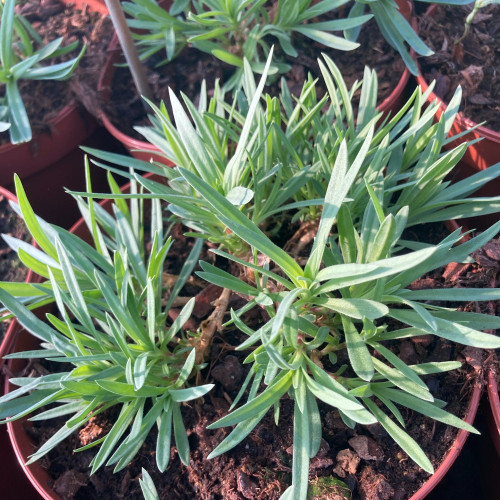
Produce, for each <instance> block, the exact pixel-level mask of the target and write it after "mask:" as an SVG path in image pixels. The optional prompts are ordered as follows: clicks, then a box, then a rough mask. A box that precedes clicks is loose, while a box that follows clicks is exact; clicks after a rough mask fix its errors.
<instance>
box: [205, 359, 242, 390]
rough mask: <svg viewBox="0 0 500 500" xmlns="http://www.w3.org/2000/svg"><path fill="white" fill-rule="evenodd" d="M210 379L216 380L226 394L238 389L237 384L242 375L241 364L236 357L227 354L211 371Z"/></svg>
mask: <svg viewBox="0 0 500 500" xmlns="http://www.w3.org/2000/svg"><path fill="white" fill-rule="evenodd" d="M211 373H212V377H213V378H214V379H215V380H217V382H219V383H220V384H222V386H223V387H224V389H225V390H226V391H228V392H233V391H235V390H237V389H239V383H240V381H241V377H242V375H243V369H242V367H241V363H240V362H239V360H238V358H237V357H236V356H233V355H231V354H229V355H228V356H226V357H225V358H224V361H223V362H222V363H220V364H218V365H216V366H214V367H213V369H212V372H211Z"/></svg>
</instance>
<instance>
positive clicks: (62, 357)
mask: <svg viewBox="0 0 500 500" xmlns="http://www.w3.org/2000/svg"><path fill="white" fill-rule="evenodd" d="M110 182H111V187H112V188H113V189H114V190H117V189H118V188H117V186H116V185H115V184H114V182H113V181H112V179H111V178H110ZM16 184H17V193H18V197H19V203H20V205H19V209H20V213H21V214H22V217H23V218H24V220H25V222H26V224H27V226H28V228H29V229H30V231H31V233H32V235H33V236H34V237H36V240H37V242H38V244H39V247H40V248H35V247H33V246H30V245H26V244H24V243H23V242H22V241H18V240H15V239H13V238H11V237H6V239H7V240H8V242H9V244H11V246H12V247H13V248H16V249H17V251H18V254H19V256H20V258H21V260H22V261H23V262H24V263H25V264H26V265H27V266H28V267H30V268H31V269H32V270H34V271H35V272H37V273H38V274H40V275H41V276H42V277H44V278H46V280H45V281H43V282H42V283H41V284H27V283H26V284H12V283H11V284H5V285H6V286H5V287H4V289H0V300H1V301H2V303H3V305H4V307H6V308H8V309H9V310H10V311H11V312H12V313H13V314H15V315H16V317H17V319H18V321H19V322H20V323H21V325H23V326H24V328H26V329H27V330H28V331H29V332H31V333H32V334H33V335H34V336H35V337H37V338H38V339H40V341H41V348H40V349H37V350H34V351H28V352H22V353H16V354H11V355H9V356H7V357H8V358H23V359H37V358H44V359H47V360H49V361H52V362H55V363H61V370H60V371H56V372H55V373H51V374H49V375H44V374H42V375H39V376H29V377H17V378H11V382H12V383H13V384H14V385H17V386H19V388H18V389H16V390H14V391H12V392H10V393H8V394H6V395H4V396H3V397H1V398H0V416H1V418H4V419H5V418H7V417H8V421H12V420H16V419H19V418H22V417H24V416H27V415H29V414H31V413H33V412H34V411H35V410H37V409H40V408H42V407H43V408H44V411H42V412H41V413H38V414H37V415H36V416H35V417H32V420H43V419H51V418H55V417H61V416H64V417H66V419H67V420H66V423H65V424H64V425H63V426H62V427H61V428H60V429H59V430H58V431H57V432H56V433H55V434H54V435H53V436H52V437H51V438H50V439H49V440H48V441H47V442H45V443H44V444H43V445H42V446H41V448H40V449H39V450H37V451H36V452H35V453H34V454H33V455H32V456H31V458H30V463H31V462H33V461H35V460H37V459H39V458H40V457H42V456H43V455H44V454H46V453H47V452H49V451H50V450H51V449H52V448H54V446H56V445H57V444H58V443H59V442H60V441H61V440H63V439H65V438H66V437H67V436H69V435H70V434H71V433H73V432H75V431H76V430H77V429H79V428H81V427H82V426H85V425H86V424H87V423H88V422H89V421H90V420H91V419H93V418H96V417H97V416H98V415H99V414H101V413H102V412H104V411H106V410H109V409H111V408H113V407H116V408H117V410H116V411H117V416H116V420H115V421H114V422H113V425H112V426H111V429H110V430H109V431H108V432H107V433H106V434H105V435H104V436H102V437H99V438H97V439H95V440H94V441H92V442H91V443H89V444H87V445H85V446H83V447H82V448H80V449H79V450H76V451H81V450H86V449H89V448H92V447H96V448H98V451H97V453H96V455H95V457H94V459H93V460H92V464H91V465H92V472H94V471H96V470H97V469H98V468H99V467H101V466H102V465H104V464H108V465H110V464H113V465H114V466H115V470H120V469H122V468H123V467H125V466H127V465H128V463H129V462H130V461H131V460H132V458H133V457H134V456H135V455H136V453H137V452H138V451H139V449H140V448H141V446H142V444H143V442H144V441H145V439H146V437H147V436H148V435H149V434H150V432H151V430H152V429H153V427H155V426H156V427H157V432H158V437H157V447H156V463H157V466H158V468H159V469H160V470H161V471H164V470H165V469H166V467H167V466H168V462H169V459H170V443H171V441H172V431H173V437H175V443H176V447H177V450H178V453H179V456H180V459H181V460H182V462H183V463H184V464H188V463H189V443H188V439H187V435H186V430H185V427H184V424H183V421H182V415H181V410H180V407H181V404H182V403H183V402H186V401H191V400H193V399H196V398H198V397H200V396H202V395H204V394H205V393H206V392H208V391H209V390H210V389H211V388H212V385H211V384H208V385H199V386H191V385H190V383H189V378H190V377H191V376H192V374H193V373H194V372H195V371H196V370H197V369H198V368H199V366H195V354H196V353H195V350H194V349H193V347H192V344H191V341H192V340H193V338H190V336H189V335H188V334H186V333H185V332H183V330H182V328H181V327H182V325H183V324H184V323H185V322H186V321H187V320H188V319H189V317H190V315H191V312H192V310H193V307H194V298H192V299H191V300H189V301H188V302H187V303H186V304H185V306H184V307H183V308H182V310H181V311H180V313H179V315H178V317H177V318H176V319H175V321H174V320H172V319H170V316H169V311H170V309H171V306H172V304H173V302H174V300H175V299H176V297H177V296H178V294H179V291H180V290H181V288H182V287H183V286H184V284H185V282H186V280H187V278H188V277H189V275H190V274H191V272H192V270H193V268H194V266H195V264H196V261H197V259H198V256H199V253H200V250H201V240H200V241H199V242H198V243H197V244H195V245H194V247H193V250H192V251H191V254H190V255H189V256H188V258H187V259H186V261H185V263H184V266H183V268H182V270H181V272H180V274H179V276H178V280H177V282H176V284H175V285H174V287H173V288H172V289H168V288H166V285H165V283H164V278H163V268H164V262H165V259H166V258H167V256H168V252H169V249H170V247H171V244H172V239H171V237H168V235H167V234H166V231H165V229H164V221H163V217H162V211H161V207H160V201H159V200H153V201H152V202H150V203H149V206H150V214H149V224H150V227H151V229H150V234H149V237H150V238H151V241H150V248H151V250H150V251H148V252H146V250H145V248H146V246H145V237H146V236H148V235H147V234H145V227H146V224H145V217H146V209H145V202H144V201H140V202H138V201H137V200H133V201H132V202H131V203H130V204H127V203H125V202H124V201H120V202H117V203H115V204H113V205H112V207H111V212H107V211H106V210H105V209H104V208H102V207H101V206H100V205H96V204H94V202H93V201H92V200H90V201H89V203H88V204H87V203H85V202H84V200H82V199H80V200H79V203H80V208H81V211H82V215H83V217H84V218H85V220H86V221H87V224H88V232H89V239H90V241H91V243H92V245H91V244H89V243H86V242H85V241H84V240H83V239H80V238H78V237H76V236H75V235H73V234H72V233H69V232H67V231H66V230H63V229H61V228H55V227H53V226H50V225H48V224H47V223H46V222H44V221H42V220H40V219H38V218H37V217H36V216H35V215H34V213H33V211H32V209H31V207H30V205H29V203H28V201H27V199H26V196H25V194H24V191H23V189H22V186H21V184H20V182H19V179H17V178H16ZM131 189H132V191H134V190H137V185H135V184H133V185H132V186H131ZM90 235H91V236H90ZM4 237H5V236H4ZM5 288H6V289H7V291H6V290H5ZM9 291H10V292H11V293H12V294H15V295H17V297H18V298H17V299H16V298H14V296H13V295H11V294H10V293H8V292H9ZM23 298H24V299H28V298H31V299H35V305H36V301H38V303H40V301H43V303H48V302H55V304H56V306H57V310H58V315H55V314H53V313H52V312H51V313H48V314H47V316H46V321H43V320H42V319H40V318H38V317H37V316H36V315H35V314H33V313H32V312H31V311H30V310H29V309H28V308H27V307H26V305H25V304H23ZM32 304H33V303H32ZM191 335H192V334H191ZM49 404H50V405H52V407H50V408H49V409H46V408H45V407H47V406H48V405H49ZM54 405H55V406H54Z"/></svg>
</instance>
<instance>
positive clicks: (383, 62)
mask: <svg viewBox="0 0 500 500" xmlns="http://www.w3.org/2000/svg"><path fill="white" fill-rule="evenodd" d="M358 42H359V43H360V44H361V47H360V48H358V49H357V50H355V51H353V52H343V51H339V50H332V49H327V48H326V47H324V46H322V45H320V44H318V43H315V42H312V41H311V40H310V39H307V38H305V37H303V36H301V35H297V36H295V38H294V46H295V48H296V49H297V51H298V52H299V55H298V57H297V58H291V57H289V56H285V55H282V56H280V50H279V47H275V49H276V54H277V57H278V58H280V59H282V60H284V62H286V63H288V64H290V65H291V70H290V71H289V72H288V73H287V74H286V75H285V76H286V78H287V83H288V87H289V90H290V92H291V93H292V94H294V95H298V94H300V91H301V89H302V86H303V84H304V82H305V81H306V79H307V75H308V74H309V73H311V74H312V75H313V76H314V77H315V78H319V82H318V84H317V87H316V89H317V94H318V98H321V97H322V96H323V95H324V94H325V92H326V87H325V86H324V84H323V83H322V81H323V78H322V76H321V73H320V70H319V66H318V63H317V59H318V58H321V54H322V53H325V54H327V55H328V56H329V57H331V58H332V59H333V61H334V62H335V64H336V65H337V66H339V68H340V70H341V72H342V75H343V77H344V79H345V81H346V83H347V86H348V87H349V88H350V87H351V86H352V85H353V84H354V82H355V81H356V80H358V81H360V80H362V78H363V70H364V67H365V66H369V67H370V68H373V69H375V70H376V72H377V75H378V78H379V89H378V95H379V98H378V102H379V103H381V102H382V101H383V100H384V99H385V98H386V97H388V96H389V94H390V93H391V92H392V90H393V89H394V88H395V87H396V85H397V84H398V82H399V80H400V77H401V75H402V74H403V71H404V67H405V66H404V63H403V61H402V60H401V58H400V56H399V54H398V53H397V52H395V51H394V50H393V49H392V48H391V47H390V46H389V45H388V44H387V42H386V41H385V40H384V38H383V37H382V36H381V34H380V31H379V29H378V27H377V25H376V23H375V22H374V21H373V20H372V21H369V22H368V23H366V24H365V25H363V28H362V30H361V34H360V37H359V39H358ZM157 62H158V61H157V60H154V59H153V60H151V61H148V63H147V68H146V70H147V73H148V81H149V83H150V85H151V88H152V91H153V92H154V95H155V102H156V103H159V102H160V101H161V100H164V101H165V102H166V103H167V108H168V101H169V98H168V87H171V88H172V90H173V91H174V92H175V93H176V95H178V96H179V95H180V92H181V91H182V92H184V93H185V94H186V95H187V96H188V97H189V98H190V99H191V100H192V101H193V102H195V103H197V102H198V100H199V90H200V86H201V82H202V80H203V79H205V80H206V82H207V89H208V93H209V95H210V89H212V88H213V86H214V82H215V80H216V78H219V79H220V80H221V82H222V83H223V82H224V81H225V80H227V79H228V78H229V77H230V75H231V74H232V71H233V69H232V67H230V66H229V65H227V64H225V63H222V62H221V61H219V60H218V59H216V58H214V57H213V56H211V55H207V54H205V53H202V52H199V51H195V50H192V49H189V48H186V49H185V50H184V51H183V52H182V53H181V54H180V55H179V56H178V57H177V58H176V59H175V60H174V61H172V62H171V63H169V64H167V65H164V66H160V67H159V68H156V69H155V65H156V64H157ZM264 91H265V92H267V93H270V94H271V95H278V94H279V92H280V83H279V81H276V82H275V83H273V84H271V85H270V86H267V87H265V89H264ZM356 95H359V91H358V92H357V94H356ZM101 106H102V107H103V108H104V110H105V112H106V113H107V114H108V116H109V117H110V119H111V121H112V122H113V124H114V125H115V126H116V127H117V128H118V129H119V130H121V131H123V132H125V133H127V134H128V135H130V136H132V137H134V138H137V139H143V137H142V135H140V134H139V133H137V132H136V131H134V130H133V127H134V126H137V125H145V126H149V125H150V123H149V120H148V119H147V117H146V111H145V108H144V106H143V103H142V99H140V97H139V96H138V95H137V94H136V92H135V90H134V84H133V81H132V77H131V76H130V72H129V71H128V69H127V68H118V69H117V70H116V73H115V75H114V77H113V83H112V96H111V99H110V100H109V101H107V102H106V101H101ZM168 109H169V108H168ZM169 111H170V109H169Z"/></svg>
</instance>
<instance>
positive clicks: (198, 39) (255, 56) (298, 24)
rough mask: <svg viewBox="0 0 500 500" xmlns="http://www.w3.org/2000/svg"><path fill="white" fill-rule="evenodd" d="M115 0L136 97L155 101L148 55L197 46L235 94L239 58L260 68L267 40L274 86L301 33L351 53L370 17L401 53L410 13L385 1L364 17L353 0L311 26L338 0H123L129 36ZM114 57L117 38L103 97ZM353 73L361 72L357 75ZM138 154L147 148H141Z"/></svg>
mask: <svg viewBox="0 0 500 500" xmlns="http://www.w3.org/2000/svg"><path fill="white" fill-rule="evenodd" d="M113 3H115V2H110V3H109V7H110V12H111V15H112V18H113V23H114V25H115V28H116V30H117V33H118V35H119V40H120V45H121V47H122V50H123V52H124V54H125V56H126V59H127V62H128V64H129V66H130V68H131V70H132V74H133V79H134V82H135V83H136V86H137V89H138V93H139V95H144V96H145V97H147V98H148V99H149V100H153V99H152V93H151V89H150V88H149V86H148V84H147V78H146V75H145V74H144V71H143V68H142V66H141V61H145V60H146V59H147V58H150V57H151V56H154V55H156V56H157V57H159V55H160V53H161V54H165V55H166V57H164V56H163V55H162V56H161V62H160V63H158V64H157V66H162V65H164V64H166V63H171V62H172V61H173V60H175V58H176V57H177V56H178V54H179V53H180V52H181V51H182V50H183V49H186V50H189V51H193V50H197V51H198V52H199V54H200V57H203V56H204V54H205V55H208V56H212V59H213V60H214V62H215V64H219V65H225V67H226V70H225V71H226V73H227V74H226V75H225V76H226V78H224V81H223V82H222V83H223V88H224V90H225V91H226V92H227V91H231V90H233V91H234V90H235V89H237V88H238V87H240V86H241V81H242V75H243V57H246V58H247V59H248V60H249V61H250V64H251V66H252V69H253V70H254V71H257V72H262V68H263V66H264V61H265V59H266V57H267V54H268V52H269V49H270V46H271V44H272V43H277V44H278V45H279V46H280V51H281V54H282V55H281V56H280V57H275V59H274V61H273V64H272V67H271V70H270V74H271V73H272V74H273V75H274V76H273V77H272V79H273V80H274V81H277V78H278V75H279V74H283V77H282V79H281V83H280V86H281V89H284V88H285V87H286V86H287V84H286V78H287V76H286V72H287V71H289V70H290V68H291V64H292V63H293V60H294V59H293V58H294V57H296V56H297V54H298V52H297V48H298V47H299V45H298V44H297V43H295V41H294V40H295V39H296V37H297V35H298V36H302V37H303V38H304V37H305V39H306V40H307V39H309V41H310V42H311V43H312V42H313V41H314V42H315V44H316V45H318V44H321V45H322V46H324V47H325V49H329V50H330V49H338V50H352V49H354V48H356V47H358V46H359V43H357V42H356V38H357V35H358V34H359V29H360V28H361V24H363V23H365V22H366V21H367V20H368V19H370V18H371V17H372V16H374V17H375V19H376V21H377V23H378V24H379V26H381V29H382V32H383V33H388V32H390V33H392V35H391V37H390V38H389V37H386V38H387V39H388V40H389V43H390V41H392V40H393V39H397V42H398V46H397V47H395V48H396V50H400V51H403V52H404V53H407V51H406V49H405V47H404V38H401V36H400V35H396V34H395V33H399V30H402V31H405V29H404V28H405V27H404V26H403V27H401V26H402V25H403V23H406V24H407V21H406V20H405V18H406V19H409V17H410V12H411V5H410V4H409V3H408V2H405V1H401V2H397V3H394V2H392V0H390V1H388V2H385V3H384V5H381V6H380V7H378V6H377V7H373V6H370V7H369V9H372V10H373V13H370V14H366V15H365V13H364V11H365V6H364V4H361V3H356V4H354V6H353V7H352V10H351V11H350V14H349V17H345V18H342V16H340V17H341V18H340V19H337V18H335V19H329V20H328V21H326V22H319V23H316V19H317V16H321V15H324V14H327V15H331V14H332V12H333V11H334V10H336V9H338V8H339V6H341V4H343V3H344V2H339V3H331V2H330V3H326V2H323V3H320V4H319V5H316V4H313V3H311V2H306V3H304V5H302V6H301V7H300V9H298V10H297V11H294V10H293V9H290V7H291V5H292V3H293V2H292V3H290V2H288V1H280V2H276V4H275V6H274V7H272V8H271V10H270V12H268V10H269V6H263V5H261V3H259V2H255V3H254V4H253V3H250V4H248V3H247V2H240V3H235V4H234V5H230V4H225V3H224V2H194V3H192V4H191V3H190V2H163V3H160V5H158V4H157V3H156V1H155V0H149V1H147V2H135V3H132V2H126V3H125V4H123V9H124V10H125V12H126V13H127V14H129V16H130V19H129V20H128V25H129V26H130V27H131V28H132V29H133V30H134V31H133V32H132V36H131V35H130V33H129V32H128V30H127V26H126V24H125V17H124V15H123V12H122V11H121V7H120V4H119V3H118V4H117V5H116V6H114V7H111V4H113ZM399 9H400V10H401V12H400V10H399ZM375 11H376V12H375ZM387 16H389V17H391V18H393V19H395V20H397V21H398V23H396V24H394V23H393V22H392V21H391V22H390V23H389V24H390V26H389V24H388V23H387V22H386V23H385V28H382V25H383V22H384V19H385V18H386V17H387ZM401 19H402V21H401ZM339 30H344V34H345V38H341V37H340V36H337V35H333V34H332V33H331V31H334V32H335V31H339ZM132 37H133V38H134V39H135V41H136V44H137V47H138V49H139V54H137V53H136V51H135V49H134V45H133V42H132ZM294 37H295V38H294ZM307 37H308V38H307ZM187 47H189V49H187ZM283 56H287V57H288V60H287V61H285V60H284V57H283ZM181 59H182V58H181ZM313 59H314V58H313ZM406 59H407V60H408V59H409V58H406ZM119 60H120V51H119V45H118V43H117V40H115V43H114V44H113V45H112V47H111V54H110V58H109V60H108V62H107V64H106V66H105V67H104V68H103V72H102V74H101V79H100V82H99V91H100V92H101V96H102V100H103V102H107V101H108V100H109V99H110V95H111V93H112V91H113V84H112V82H113V76H114V74H115V65H116V64H117V63H118V62H119ZM410 60H411V59H410ZM217 61H218V62H217ZM212 65H213V64H212ZM359 76H360V77H361V74H360V75H359ZM408 79H409V72H408V70H406V71H404V72H403V74H402V76H401V80H400V81H399V83H398V84H397V86H396V88H395V89H394V91H393V92H392V93H391V94H390V96H389V97H387V98H386V99H385V100H384V101H383V102H382V103H379V104H380V109H381V111H384V112H385V113H389V112H392V113H393V114H394V113H395V112H396V111H397V110H398V109H399V106H400V105H401V104H402V100H403V95H404V91H405V88H406V84H407V82H408ZM196 87H198V86H196ZM100 119H101V121H102V122H103V124H104V125H105V127H106V128H107V130H108V131H109V132H110V133H111V134H112V135H113V136H114V137H116V138H117V139H118V140H120V141H122V142H123V144H124V145H125V146H126V147H127V148H128V149H129V151H131V152H132V154H133V155H134V156H136V157H137V158H140V159H145V160H149V159H150V158H151V157H153V158H154V159H157V160H158V161H165V160H164V159H163V160H162V156H161V155H159V156H158V155H157V156H156V157H155V156H152V153H151V152H152V151H155V150H156V148H154V147H153V148H152V146H151V145H149V144H148V143H147V142H145V141H143V140H139V139H137V138H132V137H130V136H129V135H127V134H125V133H123V132H122V131H120V130H119V128H117V126H116V123H115V124H114V123H113V120H112V118H111V115H110V114H109V113H108V112H107V111H106V110H105V109H102V110H101V115H100ZM115 122H116V117H115ZM140 151H147V153H141V152H140Z"/></svg>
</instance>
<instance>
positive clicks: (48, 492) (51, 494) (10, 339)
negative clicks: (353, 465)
mask: <svg viewBox="0 0 500 500" xmlns="http://www.w3.org/2000/svg"><path fill="white" fill-rule="evenodd" d="M148 176H149V177H151V178H152V179H154V180H157V181H160V182H161V181H165V179H164V178H160V177H158V176H154V175H151V174H148ZM128 189H129V186H128V185H127V186H124V188H123V189H122V190H123V191H124V192H127V190H128ZM101 204H102V206H103V207H104V208H106V209H109V210H110V207H111V202H110V200H105V201H103V202H101ZM71 232H72V233H74V234H76V235H77V236H79V237H80V238H82V239H84V240H85V241H87V242H90V241H91V236H90V232H89V231H88V228H87V226H86V224H85V222H84V221H83V219H80V220H79V221H78V222H77V223H76V224H75V225H74V226H73V227H72V228H71ZM28 279H36V277H35V276H34V275H33V274H32V273H30V275H29V276H28ZM200 295H202V294H200ZM201 302H206V299H205V298H204V297H202V298H201ZM36 314H37V315H38V316H39V317H42V315H44V314H45V311H43V310H37V311H36ZM37 345H39V341H38V339H36V338H35V337H33V336H32V335H30V334H29V333H28V332H27V331H26V330H24V329H23V328H21V327H20V325H19V324H18V322H17V321H16V320H14V321H13V322H12V324H11V327H10V329H9V332H8V334H7V335H6V338H5V340H4V343H3V344H2V346H1V348H0V353H1V354H2V356H3V355H5V353H7V352H18V351H22V350H29V349H35V348H36V347H37ZM1 363H2V360H0V368H1ZM25 364H26V360H22V359H13V360H10V361H9V363H8V368H9V371H10V372H12V373H17V372H19V371H21V370H22V369H23V367H24V366H25ZM13 389H14V387H13V386H11V385H10V384H9V381H8V378H6V380H5V385H4V390H5V392H9V391H11V390H13ZM481 390H482V386H481V384H480V383H479V382H478V381H476V383H475V384H474V390H473V393H472V396H471V399H470V402H469V407H468V409H467V414H466V417H465V421H466V422H468V423H469V424H473V422H474V418H475V416H476V412H477V409H478V406H479V401H480V397H481ZM30 425H31V424H30V422H29V421H27V420H24V419H23V420H19V421H15V422H9V423H8V424H7V428H8V433H9V437H10V440H11V443H12V446H13V449H14V451H15V454H16V457H17V459H18V461H19V463H20V464H21V467H22V468H23V469H24V472H25V474H26V475H27V477H28V479H29V481H30V482H31V483H32V485H33V487H34V488H35V489H36V491H37V492H38V493H39V494H40V495H41V496H42V498H44V499H46V500H60V496H59V495H58V494H57V493H56V492H55V491H54V490H53V487H52V486H53V480H52V479H51V478H50V476H49V475H48V474H47V472H46V471H45V470H44V469H42V467H41V466H40V465H39V463H38V462H35V463H34V464H31V465H29V466H27V465H25V462H26V460H27V457H28V456H29V455H30V454H32V453H33V452H34V450H35V448H34V445H33V442H32V440H31V438H30V437H29V436H28V434H27V432H26V428H27V427H28V426H30ZM0 430H1V429H0ZM468 435H469V433H468V432H467V431H464V430H459V431H458V434H457V437H456V439H455V441H454V443H453V444H452V445H451V447H450V450H449V452H448V453H447V455H446V456H445V458H444V460H443V462H442V464H441V465H440V466H439V467H438V469H437V470H436V472H435V473H434V475H433V476H431V477H430V478H429V479H428V480H427V481H426V482H425V483H424V484H423V485H422V487H421V488H420V489H419V490H418V491H417V492H416V493H415V494H414V495H413V496H412V497H411V499H410V500H421V499H423V498H425V497H426V496H427V495H428V494H429V492H430V491H431V490H433V489H434V488H435V487H436V486H437V485H438V484H439V482H440V481H441V479H442V478H443V477H444V476H445V474H446V473H447V472H448V470H449V469H450V467H451V466H452V465H453V463H454V462H455V460H456V458H457V457H458V455H459V453H460V450H461V449H462V447H463V446H464V443H465V441H466V439H467V436H468ZM0 440H1V436H0ZM23 498H25V499H26V500H31V498H32V497H29V496H27V497H23ZM33 498H34V497H33Z"/></svg>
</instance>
